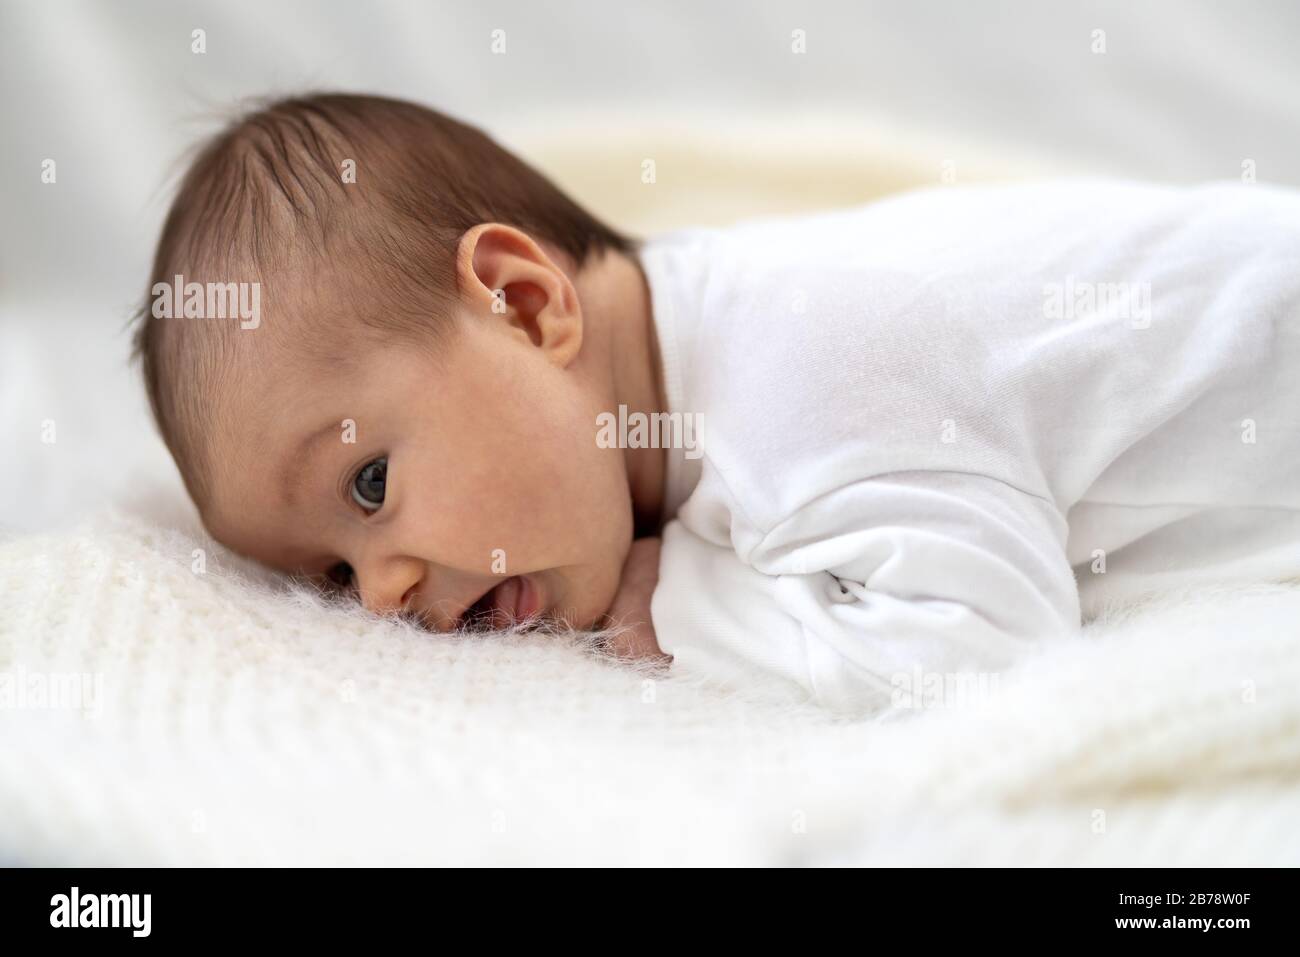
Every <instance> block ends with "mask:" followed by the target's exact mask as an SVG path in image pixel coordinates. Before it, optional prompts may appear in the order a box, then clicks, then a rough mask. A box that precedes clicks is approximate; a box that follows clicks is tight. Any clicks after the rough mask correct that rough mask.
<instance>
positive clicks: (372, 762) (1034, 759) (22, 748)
mask: <svg viewBox="0 0 1300 957" xmlns="http://www.w3.org/2000/svg"><path fill="white" fill-rule="evenodd" d="M196 549H202V550H203V555H202V558H203V560H204V563H205V567H204V564H200V562H199V560H198V557H196V554H195V550H196ZM0 588H2V589H3V594H2V595H0V863H14V864H91V865H103V864H115V865H116V864H223V865H224V864H306V865H312V864H340V863H386V864H451V863H473V864H495V863H512V864H542V863H586V864H608V863H629V862H640V863H647V864H701V863H710V864H722V863H729V864H822V863H863V864H868V863H870V864H883V863H889V864H899V863H909V864H936V863H938V864H974V863H982V864H1044V863H1045V864H1163V865H1179V864H1290V865H1295V864H1300V588H1292V587H1288V586H1284V585H1260V586H1250V587H1233V588H1228V587H1223V588H1217V589H1210V590H1204V589H1203V590H1201V591H1200V592H1199V593H1194V594H1190V593H1189V594H1181V595H1168V596H1161V597H1160V598H1159V599H1157V600H1154V601H1152V602H1150V603H1148V604H1146V605H1145V606H1143V607H1141V608H1136V609H1127V610H1125V611H1123V612H1121V613H1115V614H1112V615H1111V617H1110V618H1109V619H1108V620H1105V621H1098V622H1096V623H1094V624H1092V625H1090V626H1089V628H1088V629H1087V630H1086V632H1085V640H1083V641H1080V642H1079V643H1077V644H1075V645H1070V646H1063V647H1059V648H1057V649H1056V650H1053V651H1051V652H1049V653H1044V654H1043V655H1041V656H1040V657H1038V658H1036V659H1034V660H1032V661H1029V662H1026V663H1025V664H1024V666H1023V667H1021V668H1019V669H1017V670H1015V671H1013V672H1010V673H1008V674H1006V675H1004V676H1002V678H1001V680H1000V681H999V682H998V684H997V686H996V688H990V689H987V690H988V691H989V694H987V695H986V696H985V697H983V698H982V699H980V700H979V701H977V702H975V703H974V705H973V706H972V705H971V703H970V702H969V701H968V702H966V704H967V706H964V707H949V708H929V709H923V710H918V711H910V710H896V711H892V712H889V713H888V714H887V715H885V716H884V717H883V718H880V719H876V720H870V721H854V722H845V721H837V720H835V719H833V718H831V717H829V716H827V715H825V714H823V713H820V712H819V711H816V710H809V709H806V708H793V707H789V706H784V705H781V704H779V703H777V702H776V701H775V700H774V699H771V698H767V699H763V698H759V697H756V696H746V697H744V698H742V697H738V696H735V695H728V694H724V693H721V692H719V691H717V690H713V689H709V688H707V687H705V686H702V685H701V684H699V683H698V682H696V681H693V680H691V679H690V678H688V677H685V676H681V675H673V674H669V675H668V676H666V677H662V676H661V677H657V678H656V677H652V676H647V675H644V674H638V673H637V672H636V671H634V670H632V669H630V668H627V667H624V666H617V665H612V664H610V663H608V662H605V661H601V660H597V659H596V658H594V657H593V656H592V655H591V654H589V653H588V652H585V651H584V650H583V646H582V644H581V642H579V641H575V640H572V639H568V640H565V639H562V638H542V637H540V636H520V635H514V636H509V635H507V636H502V637H495V636H492V637H482V636H480V637H476V638H468V637H466V638H448V637H443V636H435V635H430V634H426V633H421V632H418V631H415V630H412V629H409V628H407V627H405V626H403V625H401V624H399V623H391V622H385V621H379V620H377V619H374V618H372V617H370V616H367V615H365V614H363V613H359V612H355V611H347V610H341V609H338V608H331V607H327V606H325V605H323V604H321V603H320V602H319V601H317V600H315V599H313V598H312V597H310V596H307V595H303V594H301V593H293V592H291V591H288V590H286V589H285V588H284V587H283V586H281V585H278V584H277V583H275V582H273V581H269V580H267V579H266V578H264V577H263V576H260V575H259V574H257V573H256V572H254V571H252V570H251V569H250V568H249V567H248V566H247V565H245V564H243V563H240V562H238V561H237V560H235V559H234V558H232V557H231V556H230V555H229V553H227V552H225V551H224V550H222V549H221V548H220V547H218V546H215V545H213V544H212V543H211V542H206V541H200V540H196V539H191V538H188V537H187V536H186V535H185V534H183V533H181V532H178V531H172V530H164V529H162V528H160V527H157V526H155V525H152V524H150V523H148V522H146V521H144V520H143V519H140V518H134V517H130V516H128V515H125V514H122V513H110V514H105V515H103V516H101V517H99V518H97V519H95V520H93V521H91V522H90V523H88V524H86V525H84V526H82V527H81V528H79V529H77V530H75V531H72V532H62V533H54V534H47V535H42V536H31V537H22V538H12V539H10V540H8V541H5V542H3V543H0ZM948 703H949V704H952V703H954V702H952V701H949V702H948Z"/></svg>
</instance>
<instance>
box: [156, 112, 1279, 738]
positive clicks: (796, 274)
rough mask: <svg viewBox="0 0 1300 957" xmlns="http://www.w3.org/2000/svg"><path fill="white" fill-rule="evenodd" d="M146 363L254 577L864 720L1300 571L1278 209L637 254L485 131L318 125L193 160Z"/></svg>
mask: <svg viewBox="0 0 1300 957" xmlns="http://www.w3.org/2000/svg"><path fill="white" fill-rule="evenodd" d="M136 349H137V352H138V354H139V355H140V356H141V357H142V360H143V370H144V376H145V381H146V385H147V389H148V393H149V398H150V402H151V405H152V409H153V412H154V415H155V418H156V420H157V422H158V425H159V428H160V430H161V432H162V435H163V437H164V439H165V441H166V443H167V446H168V448H169V449H170V450H171V453H172V455H173V456H174V458H175V460H176V463H177V465H178V467H179V469H180V472H181V475H182V476H183V478H184V481H185V484H186V487H187V489H188V491H189V493H190V495H191V496H192V497H193V499H194V501H195V503H196V504H197V506H198V508H199V511H200V514H201V516H202V519H203V522H204V524H205V526H206V527H207V529H208V530H209V531H210V532H211V534H212V535H213V536H214V537H215V538H216V539H218V540H219V541H221V542H223V543H225V544H227V545H228V546H230V547H231V548H233V549H235V550H237V551H239V552H242V553H244V554H247V555H250V556H252V557H254V558H256V559H258V560H260V561H262V562H264V563H266V564H268V565H271V566H273V567H276V568H279V569H283V570H285V571H288V572H292V573H294V574H298V575H303V576H308V577H310V578H312V579H314V580H316V581H318V582H321V583H327V584H328V585H330V586H331V587H337V588H340V589H345V590H350V591H353V592H355V594H356V595H357V597H358V598H359V599H360V600H361V601H362V602H363V603H364V604H365V605H366V606H367V607H368V608H370V609H372V610H374V611H377V612H380V613H398V614H403V615H409V616H412V617H415V618H417V619H418V620H419V621H421V622H422V623H423V624H425V625H426V626H427V627H429V628H431V629H434V630H437V631H452V630H455V629H459V628H462V627H465V626H468V625H471V624H474V623H476V622H477V623H482V624H488V625H492V626H496V627H499V626H504V625H508V624H510V623H511V622H517V621H523V622H534V621H549V622H554V623H558V624H565V625H568V626H571V627H573V628H577V629H583V630H585V629H593V628H600V627H602V626H605V625H608V624H611V623H615V624H623V625H626V626H628V627H627V628H626V629H625V630H623V632H622V633H620V634H618V635H616V637H614V638H613V639H611V641H612V645H611V648H612V650H613V651H614V652H615V653H616V654H619V655H623V656H627V657H656V658H659V659H660V660H662V661H664V662H667V661H670V660H671V661H672V662H673V667H674V668H680V669H685V670H689V671H692V672H694V673H698V674H701V675H705V676H709V677H712V678H715V679H717V680H718V681H721V682H723V683H726V684H732V685H745V684H748V683H749V682H752V681H758V680H766V679H777V684H778V685H780V686H784V687H787V688H789V689H790V690H791V691H792V692H794V693H795V694H796V695H797V696H798V697H800V698H803V699H808V700H814V701H816V702H819V703H821V704H822V705H824V706H826V707H828V708H831V709H833V710H836V711H844V712H862V711H870V710H874V709H877V708H879V707H882V706H885V705H888V704H890V703H891V701H894V702H895V703H896V701H897V692H898V689H899V678H900V676H907V679H908V680H911V678H912V676H913V675H916V674H921V675H933V674H970V673H980V674H983V673H990V672H992V673H996V671H997V670H998V669H1001V668H1004V667H1006V666H1007V665H1009V664H1010V663H1012V662H1013V661H1015V660H1016V659H1017V658H1019V657H1022V656H1023V654H1024V653H1025V652H1026V651H1028V650H1030V649H1032V648H1035V647H1039V646H1041V645H1042V644H1043V643H1044V642H1049V641H1055V640H1059V639H1063V638H1068V637H1070V636H1072V635H1077V633H1078V632H1079V628H1080V625H1081V621H1082V620H1083V618H1085V617H1087V616H1089V615H1091V614H1095V613H1096V612H1097V611H1099V610H1100V609H1101V608H1102V607H1104V605H1105V604H1106V603H1107V602H1110V601H1114V600H1119V599H1128V598H1132V597H1135V596H1137V595H1140V594H1141V593H1143V592H1145V591H1148V590H1151V589H1153V588H1158V587H1163V586H1167V585H1170V584H1178V583H1185V582H1188V581H1196V580H1202V579H1207V580H1208V579H1213V580H1223V579H1226V578H1245V579H1255V580H1261V579H1270V578H1282V577H1287V576H1294V575H1300V423H1298V422H1297V416H1298V415H1300V387H1298V386H1297V372H1300V197H1297V196H1296V195H1295V194H1293V193H1290V192H1285V191H1282V190H1278V189H1274V188H1269V187H1265V186H1262V185H1256V184H1225V185H1213V186H1206V187H1200V188H1194V189H1193V188H1163V187H1152V186H1144V185H1137V184H1124V183H1121V184H1106V183H1086V182H1085V183H1070V184H1065V185H1060V184H1058V185H1047V186H1039V185H1034V186H1016V187H985V188H980V189H957V188H954V187H939V188H935V189H933V190H928V191H919V192H915V193H910V194H906V195H902V196H899V197H895V198H890V199H887V200H884V201H880V202H876V203H873V204H871V205H868V206H865V207H861V208H856V209H849V210H843V211H837V212H831V213H826V214H822V215H818V216H811V217H805V218H801V219H790V220H780V221H764V222H753V223H748V224H745V225H742V226H738V227H734V228H730V229H722V230H713V229H695V230H686V231H682V232H678V233H673V234H670V235H667V236H662V237H658V238H655V239H652V240H649V241H645V242H638V241H634V240H632V239H629V238H628V237H625V236H623V235H621V234H620V233H618V232H616V231H615V230H613V229H611V228H610V227H608V226H606V225H605V224H603V223H601V222H600V221H599V220H598V219H596V218H594V217H593V216H592V215H591V214H589V213H588V212H586V211H585V210H583V209H582V208H580V207H579V206H578V205H577V204H575V203H574V202H573V201H572V200H570V199H569V198H568V197H566V196H565V195H564V194H563V193H562V192H561V191H560V190H558V189H557V188H556V187H555V186H554V185H553V184H551V183H550V182H548V181H547V180H546V178H545V177H543V176H541V175H540V174H539V173H537V172H536V171H535V170H533V169H531V168H530V167H528V166H527V165H526V164H524V163H523V162H521V161H520V160H519V159H517V158H516V157H514V156H512V155H511V154H510V153H509V152H507V151H506V150H504V149H502V148H501V147H500V146H498V145H497V144H495V143H494V142H492V141H491V140H490V139H489V138H488V137H486V136H485V135H483V134H482V133H480V132H478V131H477V130H475V129H473V128H471V127H468V126H465V125H463V124H461V123H458V122H455V121H453V120H451V119H449V118H447V117H445V116H442V115H440V114H438V113H435V112H433V111H430V110H428V109H426V108H423V107H420V106H417V105H414V104H410V103H405V102H400V101H395V100H389V99H382V98H378V97H368V96H345V95H315V96H309V97H302V98H295V99H288V100H283V101H279V102H276V103H273V104H271V105H269V106H267V107H265V108H264V109H261V110H259V111H258V112H255V113H253V114H251V115H249V116H247V117H245V118H244V119H242V120H240V121H238V122H237V123H236V124H234V125H233V126H232V127H230V128H229V129H227V130H226V131H225V132H223V133H222V134H220V135H219V136H218V137H217V138H216V139H215V140H213V141H212V142H210V143H209V144H207V145H206V147H205V148H204V149H203V151H202V152H201V153H200V154H199V156H198V157H197V159H196V160H195V161H194V163H193V165H192V166H191V168H190V169H189V171H188V173H187V175H186V176H185V178H184V180H183V182H182V184H181V187H180V191H179V194H178V196H177V198H176V200H175V202H174V204H173V207H172V209H171V211H170V213H169V215H168V217H167V220H166V223H165V225H164V228H163V232H162V237H161V239H160V242H159V246H158V251H157V255H156V258H155V262H154V267H153V276H152V280H151V284H150V294H149V298H148V301H147V302H146V305H145V308H144V310H143V316H142V321H141V324H140V326H139V328H138V331H137V335H136ZM390 483H391V484H390ZM660 536H661V539H660ZM660 540H662V550H661V548H660Z"/></svg>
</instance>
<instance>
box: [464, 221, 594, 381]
mask: <svg viewBox="0 0 1300 957" xmlns="http://www.w3.org/2000/svg"><path fill="white" fill-rule="evenodd" d="M456 282H457V286H458V288H459V292H460V298H461V302H462V303H463V304H464V305H465V306H466V307H467V308H468V309H469V310H470V311H471V313H472V314H473V315H474V316H478V317H481V318H483V319H488V320H496V321H500V322H502V323H504V325H505V327H507V328H508V329H510V330H512V331H514V332H516V333H517V334H519V335H520V336H521V337H526V339H527V341H528V342H530V343H531V344H532V345H533V346H536V347H537V348H540V349H543V350H544V351H545V352H546V354H547V358H548V359H550V360H551V361H552V362H555V363H556V364H557V365H561V366H567V365H568V364H569V363H570V362H571V361H572V360H573V358H574V357H575V356H576V355H577V354H578V351H579V350H580V349H581V347H582V326H583V321H582V307H581V304H580V303H579V301H578V291H577V290H576V289H575V288H574V286H573V282H572V281H571V280H570V279H569V276H568V273H566V272H565V271H564V270H563V269H562V268H561V267H560V266H559V265H558V264H557V263H556V262H555V261H554V260H553V259H552V258H551V257H550V256H549V255H547V253H546V251H545V250H544V249H542V247H541V246H540V245H538V244H537V243H536V242H535V241H534V240H533V239H532V237H531V236H529V235H528V234H527V233H525V232H523V231H521V230H518V229H516V228H514V227H513V226H505V225H502V224H501V223H480V224H479V225H477V226H474V227H471V228H470V229H467V230H466V231H465V234H464V235H463V236H461V238H460V245H459V247H458V249H457V253H456Z"/></svg>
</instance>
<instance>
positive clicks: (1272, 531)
mask: <svg viewBox="0 0 1300 957" xmlns="http://www.w3.org/2000/svg"><path fill="white" fill-rule="evenodd" d="M641 260H642V264H643V266H644V268H645V271H646V276H647V280H648V283H649V287H650V292H651V298H652V303H653V313H654V322H655V327H656V329H657V331H658V335H659V341H660V347H661V350H662V355H663V374H664V383H665V389H666V392H667V401H668V404H669V411H670V412H672V413H680V414H681V415H683V416H690V417H691V418H692V420H693V422H694V424H695V425H696V426H697V429H698V437H699V448H698V449H688V448H675V449H671V450H670V451H669V452H668V472H667V491H666V498H667V501H666V507H665V519H668V521H667V524H666V526H665V528H664V531H663V550H662V557H661V561H660V577H659V585H658V588H657V589H656V591H655V594H654V597H653V600H652V604H651V614H652V618H653V622H654V626H655V630H656V634H657V637H658V641H659V645H660V647H661V648H662V649H663V650H664V651H665V652H667V653H669V654H671V655H673V656H674V664H673V667H674V668H675V669H685V670H689V671H691V672H695V673H698V674H703V675H706V676H709V677H712V678H715V679H717V680H719V681H721V682H723V683H724V684H731V685H744V684H746V683H747V682H749V681H752V680H753V679H754V678H755V677H756V676H757V673H762V674H765V675H767V676H776V677H780V678H783V679H786V680H787V681H788V682H790V683H791V684H790V685H788V686H787V687H789V688H790V690H792V691H793V692H795V694H796V695H797V696H798V697H800V698H807V699H812V700H815V701H818V702H820V703H821V704H823V705H825V706H827V707H829V708H831V709H833V710H836V711H847V712H865V711H871V710H875V709H878V708H880V707H882V706H886V705H888V704H889V703H890V702H891V699H893V698H894V697H895V693H896V691H897V689H898V687H899V676H900V675H904V674H906V675H913V674H917V673H924V674H927V675H929V674H936V675H944V674H963V673H966V674H975V673H980V674H983V673H990V672H991V673H996V672H998V671H999V670H1000V669H1003V668H1005V667H1006V666H1007V665H1008V664H1010V663H1011V662H1013V661H1014V660H1016V658H1017V657H1018V656H1020V655H1021V654H1022V653H1023V652H1024V651H1025V650H1027V649H1029V648H1032V647H1035V646H1038V645H1039V643H1041V642H1044V641H1049V640H1056V639H1058V638H1066V637H1069V636H1072V635H1077V634H1078V632H1079V628H1080V624H1081V620H1083V619H1084V618H1087V617H1091V616H1092V615H1093V614H1095V613H1096V612H1097V611H1098V610H1099V609H1100V608H1101V607H1102V605H1103V604H1104V603H1105V602H1107V601H1110V600H1120V599H1127V598H1131V597H1133V596H1135V595H1137V594H1140V593H1142V592H1144V591H1147V590H1150V589H1154V588H1161V587H1165V586H1168V585H1173V584H1179V583H1184V582H1189V581H1196V580H1205V579H1213V580H1229V579H1242V578H1249V579H1261V580H1263V579H1272V578H1285V577H1289V576H1300V194H1298V193H1295V192H1291V191H1286V190H1281V189H1277V188H1273V187H1267V186H1263V185H1259V184H1235V183H1225V184H1212V185H1206V186H1202V187H1197V188H1171V187H1156V186H1148V185H1142V184H1133V183H1107V182H1101V183H1099V182H1092V181H1083V182H1067V183H1054V184H1050V185H1028V186H999V187H982V188H955V187H941V188H935V189H930V190H925V191H920V192H914V193H908V194H904V195H901V196H897V197H893V198H889V199H886V200H882V201H879V202H876V203H872V204H870V205H868V206H865V207H861V208H855V209H849V210H843V211H838V212H833V213H828V214H822V215H818V216H811V217H805V218H799V219H786V220H766V221H761V222H754V223H748V224H742V225H741V226H737V227H732V228H729V229H719V230H713V229H695V230H685V231H681V232H677V233H671V234H668V235H666V236H662V237H659V238H657V239H654V240H651V241H649V242H648V243H646V245H645V246H644V248H643V249H642V252H641ZM701 451H702V454H700V452H701Z"/></svg>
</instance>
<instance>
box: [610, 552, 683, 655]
mask: <svg viewBox="0 0 1300 957" xmlns="http://www.w3.org/2000/svg"><path fill="white" fill-rule="evenodd" d="M658 583H659V539H658V538H638V539H636V540H635V541H634V542H632V550H631V551H629V552H628V555H627V561H626V562H624V563H623V579H622V581H621V582H619V586H618V594H617V595H615V596H614V603H613V604H612V605H610V607H609V611H608V612H607V615H608V617H609V622H610V624H612V625H614V626H616V627H619V626H626V630H625V631H623V632H621V633H620V634H617V635H615V636H614V637H612V638H611V639H610V641H609V644H608V646H607V647H608V648H609V650H610V651H611V652H613V653H614V654H616V655H618V656H619V657H620V658H665V659H666V661H665V664H666V663H667V662H670V661H672V660H673V659H672V656H671V655H665V654H664V653H663V652H662V651H661V650H660V648H659V643H658V642H657V641H656V640H655V629H654V625H653V624H652V623H651V621H650V596H651V595H652V594H654V590H655V585H657V584H658Z"/></svg>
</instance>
